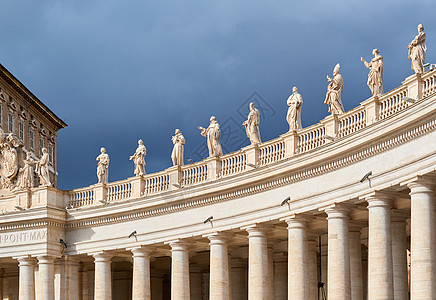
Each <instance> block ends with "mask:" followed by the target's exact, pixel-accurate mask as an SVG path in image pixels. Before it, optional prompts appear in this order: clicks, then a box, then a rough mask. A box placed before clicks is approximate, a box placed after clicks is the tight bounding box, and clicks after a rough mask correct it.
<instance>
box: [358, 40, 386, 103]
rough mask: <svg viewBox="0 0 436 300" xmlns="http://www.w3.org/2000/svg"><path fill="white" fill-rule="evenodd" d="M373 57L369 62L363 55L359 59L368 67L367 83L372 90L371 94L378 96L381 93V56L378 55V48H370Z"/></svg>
mask: <svg viewBox="0 0 436 300" xmlns="http://www.w3.org/2000/svg"><path fill="white" fill-rule="evenodd" d="M372 55H374V58H373V59H371V62H366V61H365V60H364V59H363V57H361V58H360V60H361V61H362V62H363V63H364V64H365V67H367V68H368V69H369V73H368V82H367V85H368V87H369V89H370V90H371V92H372V95H373V96H380V95H382V94H383V56H381V55H380V50H378V49H374V50H372Z"/></svg>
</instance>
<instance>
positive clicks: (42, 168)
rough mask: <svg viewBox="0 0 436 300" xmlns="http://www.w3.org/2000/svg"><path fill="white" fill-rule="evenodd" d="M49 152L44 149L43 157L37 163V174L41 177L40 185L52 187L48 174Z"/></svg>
mask: <svg viewBox="0 0 436 300" xmlns="http://www.w3.org/2000/svg"><path fill="white" fill-rule="evenodd" d="M48 159H49V157H48V151H47V149H46V148H42V156H41V159H40V160H39V162H37V163H36V174H38V176H39V183H40V184H41V185H42V186H51V182H50V176H49V173H48Z"/></svg>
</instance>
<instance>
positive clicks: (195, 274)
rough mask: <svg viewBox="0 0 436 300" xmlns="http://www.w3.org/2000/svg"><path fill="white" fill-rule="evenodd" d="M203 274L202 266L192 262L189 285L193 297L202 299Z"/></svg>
mask: <svg viewBox="0 0 436 300" xmlns="http://www.w3.org/2000/svg"><path fill="white" fill-rule="evenodd" d="M201 276H202V271H201V267H200V266H199V265H197V264H190V265H189V287H190V290H191V299H202V287H201Z"/></svg>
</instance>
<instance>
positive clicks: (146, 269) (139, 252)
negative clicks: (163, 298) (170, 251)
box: [131, 247, 151, 300]
mask: <svg viewBox="0 0 436 300" xmlns="http://www.w3.org/2000/svg"><path fill="white" fill-rule="evenodd" d="M131 251H132V253H133V279H132V281H133V282H132V300H150V299H151V288H150V252H151V251H150V250H148V249H145V248H141V247H140V248H134V249H132V250H131Z"/></svg>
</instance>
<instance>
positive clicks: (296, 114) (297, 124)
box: [286, 86, 303, 131]
mask: <svg viewBox="0 0 436 300" xmlns="http://www.w3.org/2000/svg"><path fill="white" fill-rule="evenodd" d="M286 103H287V104H288V106H289V108H288V113H287V114H286V121H288V124H289V131H292V130H299V129H302V128H303V126H302V125H301V107H302V106H303V97H301V95H300V94H299V93H298V88H297V87H296V86H294V87H293V88H292V95H290V96H289V98H288V101H286Z"/></svg>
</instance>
